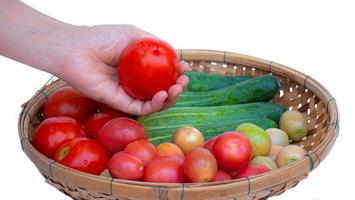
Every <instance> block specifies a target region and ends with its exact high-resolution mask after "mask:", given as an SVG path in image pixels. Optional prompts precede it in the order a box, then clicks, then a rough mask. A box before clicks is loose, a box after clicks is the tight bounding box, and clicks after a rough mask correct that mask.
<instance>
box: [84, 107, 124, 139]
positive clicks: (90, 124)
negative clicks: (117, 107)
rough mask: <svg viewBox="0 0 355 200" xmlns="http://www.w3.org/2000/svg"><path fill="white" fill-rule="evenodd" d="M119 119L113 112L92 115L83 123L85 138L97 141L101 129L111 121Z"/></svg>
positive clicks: (117, 114) (118, 115)
mask: <svg viewBox="0 0 355 200" xmlns="http://www.w3.org/2000/svg"><path fill="white" fill-rule="evenodd" d="M117 117H120V114H119V113H116V112H113V111H104V112H100V113H97V114H94V115H92V116H91V117H90V118H89V119H88V120H86V122H85V123H84V130H85V134H86V136H87V137H91V138H94V139H95V140H98V134H99V131H100V130H101V129H102V127H103V126H104V125H105V124H106V123H107V122H108V121H110V120H111V119H114V118H117Z"/></svg>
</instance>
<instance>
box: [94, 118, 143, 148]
mask: <svg viewBox="0 0 355 200" xmlns="http://www.w3.org/2000/svg"><path fill="white" fill-rule="evenodd" d="M98 136H99V137H98V138H99V142H100V144H102V146H103V147H104V148H105V149H106V150H107V151H109V152H110V153H112V154H114V153H116V152H118V151H121V150H123V149H124V148H125V147H126V145H127V144H129V143H131V142H134V141H136V140H139V139H147V137H148V136H147V132H146V131H145V130H144V128H143V126H142V125H140V124H139V123H138V122H137V121H135V120H133V119H130V118H124V117H120V118H115V119H112V120H110V121H109V122H107V123H106V124H105V126H104V127H102V129H101V130H100V131H99V134H98Z"/></svg>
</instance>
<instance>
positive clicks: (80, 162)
mask: <svg viewBox="0 0 355 200" xmlns="http://www.w3.org/2000/svg"><path fill="white" fill-rule="evenodd" d="M32 144H33V146H34V147H35V148H36V149H37V150H38V151H39V152H40V153H42V154H44V155H45V156H47V157H49V158H51V159H53V160H55V161H57V162H59V163H61V164H63V165H65V166H68V167H71V168H74V169H76V170H80V171H83V172H86V173H91V174H95V175H100V174H106V175H109V176H111V177H113V178H118V179H128V180H136V181H146V182H169V183H185V182H209V181H221V180H230V179H233V178H242V177H246V176H250V175H256V174H259V173H262V172H266V171H269V170H270V169H268V168H266V167H264V166H261V165H257V166H252V167H251V165H249V162H250V160H251V158H252V155H253V153H252V146H251V143H250V142H249V140H248V138H247V137H246V136H244V135H243V134H240V133H238V132H233V131H232V132H226V133H223V134H221V135H219V136H218V137H215V138H211V139H210V140H208V141H205V139H204V136H203V135H202V133H201V132H200V131H198V130H197V129H195V128H193V127H181V128H180V129H179V130H178V131H177V132H176V133H175V134H174V137H173V141H172V142H171V143H162V144H159V145H157V146H155V145H154V144H152V143H151V142H149V140H148V138H147V133H146V131H145V130H144V128H143V127H142V126H141V125H140V124H139V123H138V122H137V121H135V120H134V116H131V115H128V114H126V113H122V112H118V111H116V110H112V109H110V108H109V107H107V106H105V105H102V104H99V103H97V102H95V101H93V100H91V99H89V98H88V97H86V96H84V95H82V94H81V93H79V92H78V91H76V90H75V89H73V88H72V87H70V86H65V87H62V88H60V89H58V90H57V91H55V92H54V93H52V94H51V95H50V96H49V97H48V99H47V101H46V103H45V105H44V108H43V121H42V122H41V123H40V124H39V126H38V127H37V128H36V130H35V132H34V134H33V137H32Z"/></svg>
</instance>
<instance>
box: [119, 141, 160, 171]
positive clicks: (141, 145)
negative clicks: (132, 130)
mask: <svg viewBox="0 0 355 200" xmlns="http://www.w3.org/2000/svg"><path fill="white" fill-rule="evenodd" d="M124 151H125V152H127V153H130V154H132V155H135V156H137V157H138V158H139V159H141V161H142V162H143V163H144V165H147V164H148V162H149V161H151V160H152V159H154V158H155V157H156V156H157V149H156V148H155V146H154V145H153V144H152V143H150V142H149V141H148V140H136V141H134V142H132V143H129V144H128V145H127V146H126V147H125V149H124Z"/></svg>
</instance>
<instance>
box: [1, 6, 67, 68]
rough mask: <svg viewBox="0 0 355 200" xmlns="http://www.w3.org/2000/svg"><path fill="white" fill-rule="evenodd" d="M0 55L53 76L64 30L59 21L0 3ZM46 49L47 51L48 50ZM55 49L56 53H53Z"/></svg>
mask: <svg viewBox="0 0 355 200" xmlns="http://www.w3.org/2000/svg"><path fill="white" fill-rule="evenodd" d="M0 26H1V29H0V54H1V55H4V56H6V57H9V58H11V59H14V60H16V61H19V62H22V63H24V64H27V65H30V66H32V67H35V68H38V69H41V70H44V71H47V72H50V73H54V74H55V73H56V71H58V69H57V68H58V67H59V66H57V63H58V62H57V61H59V60H63V59H65V58H64V54H63V53H61V52H60V51H59V49H60V45H61V44H60V41H58V39H57V38H60V36H62V37H65V36H64V35H63V34H65V30H66V29H70V28H72V27H73V26H72V25H69V24H65V23H63V22H60V21H58V20H56V19H54V18H51V17H49V16H47V15H45V14H43V13H40V12H38V11H36V10H34V9H33V8H31V7H29V6H27V5H25V4H23V3H22V2H20V1H17V0H1V1H0ZM48 49H50V50H48ZM56 50H58V52H56Z"/></svg>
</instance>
